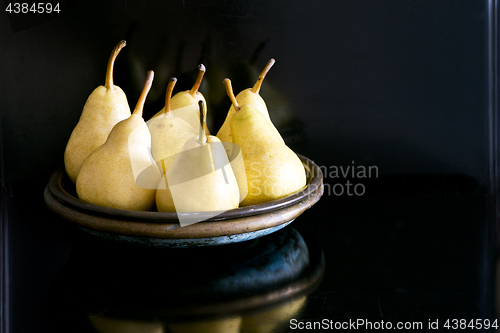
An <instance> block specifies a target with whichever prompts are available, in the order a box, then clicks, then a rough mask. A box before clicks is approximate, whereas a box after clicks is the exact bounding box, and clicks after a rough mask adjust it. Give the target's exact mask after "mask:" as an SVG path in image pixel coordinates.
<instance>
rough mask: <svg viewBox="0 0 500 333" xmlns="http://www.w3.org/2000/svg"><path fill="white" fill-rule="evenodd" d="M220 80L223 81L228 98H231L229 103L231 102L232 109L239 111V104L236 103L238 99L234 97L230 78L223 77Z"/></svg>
mask: <svg viewBox="0 0 500 333" xmlns="http://www.w3.org/2000/svg"><path fill="white" fill-rule="evenodd" d="M222 82H223V83H224V86H225V87H226V93H227V95H228V96H229V99H230V100H231V103H232V104H233V106H234V109H235V110H236V111H239V110H240V106H239V104H238V101H237V100H236V97H235V96H234V92H233V86H232V85H231V80H229V79H228V78H225V79H224V80H223V81H222Z"/></svg>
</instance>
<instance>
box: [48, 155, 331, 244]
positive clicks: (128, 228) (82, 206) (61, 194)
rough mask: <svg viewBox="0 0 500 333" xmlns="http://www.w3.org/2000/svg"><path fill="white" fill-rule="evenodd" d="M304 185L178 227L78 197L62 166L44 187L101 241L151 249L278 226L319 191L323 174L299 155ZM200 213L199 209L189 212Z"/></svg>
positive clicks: (219, 240)
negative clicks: (284, 194) (286, 193)
mask: <svg viewBox="0 0 500 333" xmlns="http://www.w3.org/2000/svg"><path fill="white" fill-rule="evenodd" d="M299 157H300V159H301V161H302V164H303V165H304V169H305V171H306V177H307V183H306V186H305V187H304V188H303V189H302V190H300V191H298V192H296V193H293V194H291V195H289V196H287V197H285V198H282V199H279V200H275V201H272V202H268V203H264V204H260V205H253V206H248V207H241V208H237V209H232V210H229V211H226V212H224V213H222V214H219V215H217V216H215V217H211V218H209V219H207V220H205V221H203V222H199V223H196V224H192V225H189V226H186V227H181V226H180V224H179V222H178V218H177V214H176V213H164V212H138V211H128V210H122V209H116V208H108V207H103V206H98V205H94V204H90V203H86V202H84V201H82V200H79V199H78V198H77V196H76V193H75V186H74V184H73V183H72V182H71V181H70V180H69V178H68V176H67V175H66V173H65V172H64V169H63V168H61V169H59V170H57V171H56V172H54V173H53V174H52V176H51V178H50V180H49V184H48V185H47V187H46V188H45V194H44V197H45V203H46V204H47V206H48V207H49V208H50V209H51V210H52V211H53V212H55V213H56V214H57V215H59V216H60V217H62V219H63V220H65V221H68V222H70V223H71V225H74V226H76V227H77V228H78V229H79V230H80V231H83V232H84V233H86V234H89V235H92V236H96V237H98V238H101V239H107V240H113V241H119V242H124V243H128V244H135V245H142V246H152V247H193V246H209V245H219V244H226V243H232V242H241V241H245V240H248V239H253V238H257V237H260V236H263V235H266V234H269V233H272V232H274V231H276V230H279V229H281V228H283V227H285V226H286V225H288V224H289V223H291V222H292V221H293V220H294V219H295V218H297V217H298V216H299V215H300V214H302V213H303V212H304V211H305V210H306V209H307V208H309V207H311V206H312V205H314V204H315V203H316V202H317V201H318V200H319V199H320V197H321V196H322V195H323V174H322V172H321V169H320V168H319V167H318V166H317V165H316V164H315V163H314V162H313V161H311V160H309V159H307V158H305V157H303V156H299ZM192 215H193V216H198V217H203V213H192Z"/></svg>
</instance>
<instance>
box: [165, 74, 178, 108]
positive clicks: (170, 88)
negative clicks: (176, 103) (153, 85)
mask: <svg viewBox="0 0 500 333" xmlns="http://www.w3.org/2000/svg"><path fill="white" fill-rule="evenodd" d="M176 83H177V78H175V77H172V78H170V81H168V85H167V95H166V96H165V113H170V112H172V107H171V106H170V105H171V101H172V92H173V91H174V86H175V84H176Z"/></svg>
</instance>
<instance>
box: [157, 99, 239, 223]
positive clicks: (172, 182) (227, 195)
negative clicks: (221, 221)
mask: <svg viewBox="0 0 500 333" xmlns="http://www.w3.org/2000/svg"><path fill="white" fill-rule="evenodd" d="M202 103H203V102H202V101H200V104H202ZM200 109H202V107H201V105H200ZM200 115H201V118H202V119H201V122H200V123H201V124H204V122H205V117H204V114H203V112H200ZM239 197H240V195H239V189H238V183H237V181H236V178H235V176H234V173H233V170H232V169H231V165H230V163H229V160H228V158H227V155H226V151H225V149H224V146H223V145H222V143H221V142H220V140H219V139H217V138H216V137H214V136H211V135H210V136H207V135H206V134H205V133H204V131H203V126H200V134H199V135H197V136H195V137H194V138H191V139H190V140H188V141H187V142H186V143H185V144H184V146H183V147H182V149H181V152H180V153H179V154H177V157H176V159H175V161H174V163H173V164H172V166H171V168H170V170H168V171H167V173H166V174H165V175H164V176H163V177H162V179H161V180H160V182H159V184H158V190H157V191H156V207H157V209H158V211H160V212H177V213H190V212H219V213H220V212H223V211H226V210H229V209H233V208H237V207H238V204H239ZM217 214H218V213H217ZM217 214H214V215H217ZM181 225H182V221H181Z"/></svg>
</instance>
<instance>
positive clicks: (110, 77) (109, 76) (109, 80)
mask: <svg viewBox="0 0 500 333" xmlns="http://www.w3.org/2000/svg"><path fill="white" fill-rule="evenodd" d="M125 45H127V42H125V41H124V40H122V41H120V43H118V45H116V46H115V48H114V49H113V52H111V56H110V57H109V60H108V68H107V70H106V81H105V83H104V87H106V89H107V90H110V89H114V87H115V86H114V84H113V68H114V67H115V59H116V56H117V55H118V53H120V50H121V49H123V48H124V47H125Z"/></svg>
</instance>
